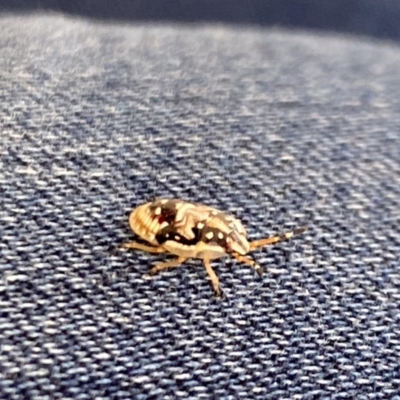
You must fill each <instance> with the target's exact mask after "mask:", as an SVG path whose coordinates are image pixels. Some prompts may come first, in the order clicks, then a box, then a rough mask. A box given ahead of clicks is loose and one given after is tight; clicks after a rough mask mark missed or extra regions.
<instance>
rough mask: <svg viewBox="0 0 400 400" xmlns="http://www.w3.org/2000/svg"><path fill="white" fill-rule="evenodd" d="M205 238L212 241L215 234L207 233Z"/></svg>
mask: <svg viewBox="0 0 400 400" xmlns="http://www.w3.org/2000/svg"><path fill="white" fill-rule="evenodd" d="M205 236H206V238H207V239H212V238H213V237H214V232H207V233H206V235H205Z"/></svg>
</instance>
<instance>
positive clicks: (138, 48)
mask: <svg viewBox="0 0 400 400" xmlns="http://www.w3.org/2000/svg"><path fill="white" fill-rule="evenodd" d="M0 32H1V35H0V42H1V46H0V85H1V86H0V95H1V102H0V117H1V125H2V127H1V132H0V135H1V142H0V189H1V197H0V236H1V241H0V257H1V258H0V260H1V262H0V271H1V275H0V398H1V399H15V400H17V399H18V400H19V399H24V400H25V399H41V400H42V399H51V400H53V399H64V400H66V399H81V400H85V399H180V398H182V399H250V398H251V399H328V398H329V399H349V398H357V399H388V398H390V399H400V396H399V393H400V339H399V335H400V311H399V310H400V261H399V259H400V235H399V234H400V228H399V227H400V224H399V222H400V134H399V132H400V96H399V88H400V74H399V65H400V49H399V46H398V45H397V44H393V43H384V42H377V41H369V40H368V39H367V38H354V37H340V36H329V35H326V34H325V35H323V34H318V33H310V32H308V33H307V32H295V31H292V32H285V31H281V30H267V29H265V30H263V29H259V30H257V29H250V28H239V27H235V28H233V27H224V26H192V27H190V26H189V27H179V26H166V25H143V26H141V25H136V26H135V25H118V24H115V25H104V24H100V23H95V22H89V21H85V20H79V19H67V18H63V17H62V16H54V15H53V16H49V15H36V16H23V17H22V16H21V17H15V16H13V17H10V16H9V17H2V18H1V20H0ZM164 196H165V197H174V198H182V199H184V200H188V201H196V202H202V203H206V204H209V205H212V206H215V207H218V208H219V209H221V210H225V211H227V212H229V213H232V214H234V215H235V216H237V217H239V218H241V219H242V221H243V222H244V224H245V225H246V227H247V230H248V235H249V238H250V239H255V238H261V237H266V236H269V235H272V234H274V233H279V232H285V231H288V230H291V229H293V228H295V227H298V226H301V225H304V224H305V225H307V226H308V227H309V230H308V231H307V232H306V233H305V234H303V235H301V236H299V237H297V238H296V239H294V240H292V241H288V242H285V243H282V244H279V245H276V246H271V247H268V248H264V249H260V250H257V251H256V252H255V253H254V257H255V258H256V259H257V261H258V262H259V263H260V264H261V265H262V266H263V267H264V269H265V274H264V276H263V277H262V278H259V277H258V276H257V274H256V273H255V271H254V270H253V269H252V268H250V267H248V266H246V265H244V264H240V263H238V262H237V261H235V260H233V259H231V258H226V259H222V260H220V261H216V262H213V264H212V265H213V267H214V269H215V271H216V273H217V274H218V276H219V277H220V282H221V287H222V289H223V290H224V292H225V294H226V297H225V298H224V299H222V300H218V299H215V298H213V295H212V290H211V286H210V282H209V280H208V278H207V273H206V271H205V268H204V267H203V265H202V263H201V262H200V261H195V260H193V261H191V262H187V263H185V265H183V266H181V267H178V268H175V269H171V270H169V271H164V272H163V273H161V274H160V275H157V276H155V277H149V276H148V274H147V273H148V271H149V269H150V268H151V266H152V265H154V264H155V263H157V262H160V261H163V260H165V259H169V258H172V257H170V256H164V255H154V254H146V253H143V252H139V251H125V250H120V251H117V252H113V250H114V248H115V246H117V245H118V244H121V243H123V242H125V241H129V240H132V238H134V236H133V234H132V232H131V231H130V229H129V226H128V215H129V213H130V211H131V210H132V209H133V208H134V207H135V206H137V205H139V204H140V203H142V202H145V201H149V200H152V199H153V198H154V197H164Z"/></svg>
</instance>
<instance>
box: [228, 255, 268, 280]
mask: <svg viewBox="0 0 400 400" xmlns="http://www.w3.org/2000/svg"><path fill="white" fill-rule="evenodd" d="M232 255H233V256H234V257H235V258H236V260H238V261H241V262H243V263H245V264H248V265H251V266H252V267H253V268H254V269H255V270H256V272H257V274H258V275H259V276H261V275H262V274H263V269H262V268H261V266H260V265H259V264H257V263H256V262H255V261H254V260H252V259H251V258H248V257H245V256H242V255H241V254H239V253H232Z"/></svg>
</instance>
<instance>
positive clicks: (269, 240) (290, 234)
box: [250, 226, 307, 251]
mask: <svg viewBox="0 0 400 400" xmlns="http://www.w3.org/2000/svg"><path fill="white" fill-rule="evenodd" d="M306 230H307V227H305V226H303V227H301V228H297V229H295V230H294V231H292V232H286V233H282V234H280V235H276V236H271V237H269V238H266V239H260V240H255V241H253V242H250V251H251V250H255V249H257V248H259V247H262V246H267V245H269V244H275V243H279V242H283V241H284V240H289V239H291V238H292V237H293V236H297V235H300V234H302V233H303V232H305V231H306Z"/></svg>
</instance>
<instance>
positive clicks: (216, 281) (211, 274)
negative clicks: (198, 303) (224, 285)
mask: <svg viewBox="0 0 400 400" xmlns="http://www.w3.org/2000/svg"><path fill="white" fill-rule="evenodd" d="M203 262H204V266H205V267H206V270H207V273H208V276H209V277H210V279H211V283H212V286H213V289H214V293H215V295H216V296H220V295H221V290H220V288H219V279H218V276H217V275H216V274H215V272H214V270H213V269H212V267H211V264H210V260H208V259H206V258H204V259H203Z"/></svg>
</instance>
